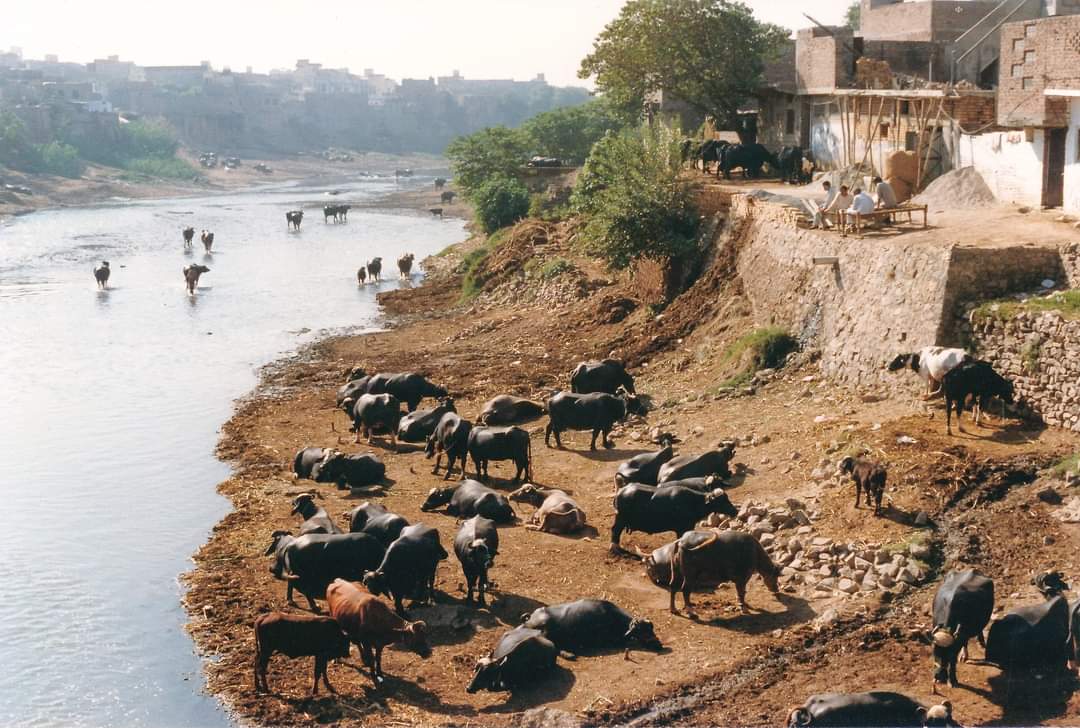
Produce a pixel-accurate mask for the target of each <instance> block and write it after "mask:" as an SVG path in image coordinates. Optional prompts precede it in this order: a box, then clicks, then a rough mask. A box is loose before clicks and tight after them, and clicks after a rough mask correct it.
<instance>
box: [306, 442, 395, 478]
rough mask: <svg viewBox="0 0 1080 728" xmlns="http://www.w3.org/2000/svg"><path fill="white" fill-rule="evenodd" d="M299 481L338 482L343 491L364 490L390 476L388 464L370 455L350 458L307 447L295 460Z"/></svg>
mask: <svg viewBox="0 0 1080 728" xmlns="http://www.w3.org/2000/svg"><path fill="white" fill-rule="evenodd" d="M293 472H295V473H296V476H297V477H298V478H309V479H311V480H314V481H315V482H316V483H336V484H337V486H338V487H339V488H363V487H365V486H368V485H374V484H376V483H378V482H380V481H382V479H383V478H385V477H386V465H385V464H383V462H382V461H381V460H379V459H378V458H377V457H375V456H374V455H372V454H370V453H366V454H363V455H359V454H357V455H346V454H345V453H343V452H341V451H340V450H335V449H333V448H321V447H307V448H304V449H303V450H300V451H299V452H297V453H296V457H295V458H293Z"/></svg>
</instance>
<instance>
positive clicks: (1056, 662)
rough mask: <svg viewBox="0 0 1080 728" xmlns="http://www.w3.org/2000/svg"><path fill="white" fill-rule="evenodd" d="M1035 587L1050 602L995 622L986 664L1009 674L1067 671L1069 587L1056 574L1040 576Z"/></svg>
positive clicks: (989, 640) (987, 645)
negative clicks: (1067, 593)
mask: <svg viewBox="0 0 1080 728" xmlns="http://www.w3.org/2000/svg"><path fill="white" fill-rule="evenodd" d="M1035 586H1036V587H1037V588H1038V589H1039V591H1040V592H1042V594H1043V596H1044V597H1046V601H1044V602H1043V603H1041V604H1034V605H1031V606H1026V607H1017V608H1016V609H1013V610H1011V611H1009V612H1008V613H1006V614H1005V615H1004V616H1002V617H1000V618H998V619H995V620H994V622H993V623H992V624H991V625H990V631H989V633H988V634H987V637H986V661H987V662H989V663H992V664H994V665H997V666H998V667H1000V668H1001V669H1002V670H1005V671H1007V672H1008V671H1012V670H1030V669H1032V668H1038V667H1043V666H1045V667H1049V668H1060V669H1064V668H1065V667H1066V665H1067V662H1068V657H1069V655H1068V653H1069V645H1068V638H1069V602H1068V601H1066V599H1065V597H1064V596H1063V595H1062V592H1064V591H1067V590H1068V588H1069V586H1068V585H1067V584H1066V583H1065V582H1064V581H1062V578H1061V574H1060V573H1059V572H1056V571H1054V572H1048V573H1044V574H1040V575H1039V576H1038V577H1036V579H1035Z"/></svg>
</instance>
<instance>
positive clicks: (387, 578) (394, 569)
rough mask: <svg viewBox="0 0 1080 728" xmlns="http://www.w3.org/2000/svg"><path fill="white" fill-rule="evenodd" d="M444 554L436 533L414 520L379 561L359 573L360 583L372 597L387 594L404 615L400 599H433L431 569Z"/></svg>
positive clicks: (398, 611)
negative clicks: (374, 566)
mask: <svg viewBox="0 0 1080 728" xmlns="http://www.w3.org/2000/svg"><path fill="white" fill-rule="evenodd" d="M447 556H448V554H447V553H446V549H444V548H443V547H442V543H441V542H440V541H439V532H438V531H436V530H435V529H434V528H431V527H430V526H425V525H424V524H422V523H417V524H415V525H412V526H406V527H405V528H403V529H402V530H401V535H400V536H398V537H397V539H396V540H395V541H394V542H393V543H392V544H390V546H389V547H388V548H387V549H386V556H385V557H383V559H382V563H380V564H379V566H378V568H376V569H374V570H373V571H368V572H367V573H366V574H364V575H363V582H364V586H366V587H367V588H368V591H370V592H371V593H372V594H374V595H375V596H379V595H380V594H389V595H390V596H391V597H392V598H393V599H394V610H395V611H396V612H397V613H398V614H399V615H401V616H402V617H404V616H405V605H404V604H403V603H402V601H401V600H402V599H404V598H405V597H409V598H411V599H415V600H416V601H421V602H424V601H428V600H430V601H434V600H435V572H436V571H437V570H438V568H439V562H440V561H442V560H444V559H445V558H446V557H447Z"/></svg>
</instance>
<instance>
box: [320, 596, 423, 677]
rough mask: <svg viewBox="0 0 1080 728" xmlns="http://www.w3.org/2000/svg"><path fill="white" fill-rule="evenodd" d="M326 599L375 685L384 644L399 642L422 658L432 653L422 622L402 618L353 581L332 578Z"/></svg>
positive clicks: (380, 672)
mask: <svg viewBox="0 0 1080 728" xmlns="http://www.w3.org/2000/svg"><path fill="white" fill-rule="evenodd" d="M326 602H327V604H328V605H329V606H330V614H331V615H333V617H334V619H336V620H337V623H338V625H339V626H340V627H341V629H342V631H343V632H345V634H347V635H348V636H349V639H350V640H352V641H353V642H354V643H356V646H357V647H359V648H360V657H361V658H362V659H363V661H364V664H365V665H367V666H368V667H369V668H371V680H372V682H374V683H375V684H378V683H381V682H382V681H383V671H382V651H383V648H384V647H386V646H387V645H392V644H395V643H398V642H400V643H402V644H403V645H405V646H406V647H407V648H409V649H410V650H412V651H413V652H415V653H416V654H418V655H420V656H421V657H423V658H424V659H427V658H428V657H430V656H431V646H430V645H428V641H427V627H426V625H425V624H424V623H423V622H407V621H405V620H404V619H402V618H401V617H399V616H398V615H396V614H394V610H392V609H391V608H390V607H389V606H387V605H386V603H385V602H383V601H381V600H380V599H379V598H378V597H375V596H372V595H371V594H369V593H368V592H367V591H365V590H363V589H360V588H359V587H357V586H356V585H355V584H351V583H349V582H347V581H345V580H344V579H334V583H333V584H331V585H330V586H329V587H328V588H327V589H326Z"/></svg>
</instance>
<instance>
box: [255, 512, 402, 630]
mask: <svg viewBox="0 0 1080 728" xmlns="http://www.w3.org/2000/svg"><path fill="white" fill-rule="evenodd" d="M272 539H273V540H272V541H271V543H270V547H269V548H268V549H267V550H266V555H267V556H270V555H273V556H274V560H273V562H272V563H271V565H270V573H272V574H273V575H274V577H275V578H277V579H282V580H284V581H286V582H288V588H287V591H286V600H287V601H288V603H289V604H292V605H294V606H295V602H294V601H293V589H296V590H297V591H299V592H300V593H301V594H303V595H304V596H305V597H306V598H307V600H308V604H310V605H311V611H313V612H318V611H319V606H318V605H317V604H316V603H315V599H317V598H318V599H323V598H325V595H326V587H327V586H328V585H329V584H330V582H332V581H333V580H334V579H338V578H341V579H351V580H353V581H358V580H360V579H361V578H362V577H363V576H364V573H365V572H367V571H368V570H370V569H374V568H376V567H377V566H378V565H379V563H380V562H381V561H382V559H383V546H382V544H381V543H379V541H378V539H376V538H375V537H374V536H370V535H368V534H366V533H345V534H321V533H312V534H307V535H305V536H299V537H295V538H294V537H293V536H292V534H290V533H289V532H288V531H274V533H273V534H272Z"/></svg>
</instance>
